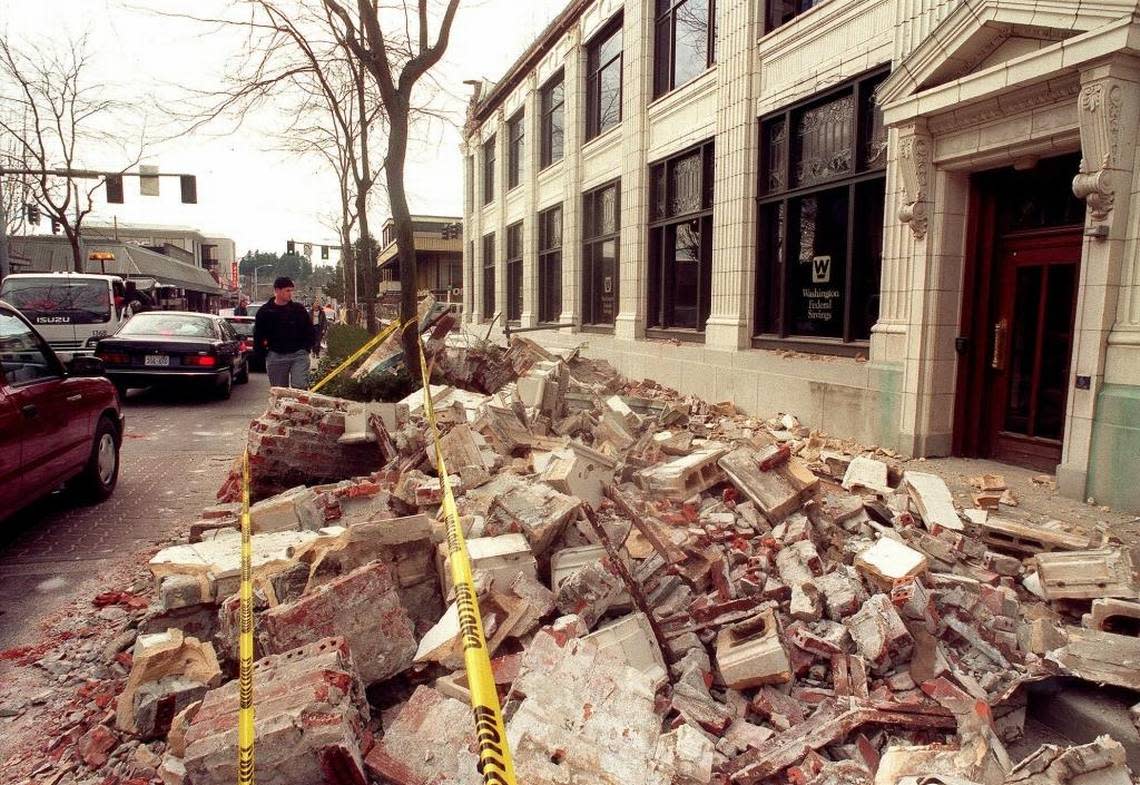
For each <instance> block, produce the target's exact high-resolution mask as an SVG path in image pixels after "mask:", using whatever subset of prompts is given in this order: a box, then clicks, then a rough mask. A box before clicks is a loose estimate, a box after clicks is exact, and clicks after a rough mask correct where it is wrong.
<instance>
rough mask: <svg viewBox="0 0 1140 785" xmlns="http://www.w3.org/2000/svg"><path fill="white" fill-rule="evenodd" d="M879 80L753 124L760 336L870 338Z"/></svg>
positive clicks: (882, 138)
mask: <svg viewBox="0 0 1140 785" xmlns="http://www.w3.org/2000/svg"><path fill="white" fill-rule="evenodd" d="M883 78H885V74H884V73H877V74H874V75H872V76H870V77H866V78H863V79H860V80H855V81H853V82H851V83H850V84H847V85H845V86H842V87H840V88H838V89H836V90H834V91H832V92H831V93H830V94H828V95H827V96H826V97H824V98H822V99H813V100H812V101H810V102H808V103H805V104H802V105H800V106H795V107H791V108H790V109H788V110H786V111H784V112H782V113H781V114H779V115H776V116H774V117H771V118H766V119H764V120H763V121H762V122H761V123H760V191H761V194H762V195H761V196H760V204H759V211H758V215H759V221H760V225H759V232H758V238H757V254H758V256H759V258H758V261H757V276H756V329H757V332H758V333H760V334H761V335H767V336H772V337H779V338H783V337H789V336H803V337H810V338H823V339H829V340H836V341H842V342H850V341H865V340H868V339H869V338H870V335H871V327H872V326H873V325H874V324H875V321H876V320H877V319H878V316H879V290H880V280H879V278H880V271H881V270H882V248H883V218H884V208H883V205H884V200H885V198H886V178H885V174H884V166H885V162H886V148H885V145H886V135H885V132H884V131H883V125H882V116H881V113H880V112H879V110H878V107H877V106H876V105H875V102H874V99H873V91H874V88H875V87H876V86H877V85H878V84H880V83H881V82H882V80H883ZM789 129H790V131H791V133H789V132H788V131H789Z"/></svg>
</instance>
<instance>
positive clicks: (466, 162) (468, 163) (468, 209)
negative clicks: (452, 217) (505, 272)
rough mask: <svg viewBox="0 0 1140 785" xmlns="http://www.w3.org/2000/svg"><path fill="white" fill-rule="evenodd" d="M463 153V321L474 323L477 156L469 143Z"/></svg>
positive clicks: (462, 150)
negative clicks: (475, 177) (473, 242)
mask: <svg viewBox="0 0 1140 785" xmlns="http://www.w3.org/2000/svg"><path fill="white" fill-rule="evenodd" d="M459 149H460V153H461V154H462V155H463V249H462V250H463V323H464V324H473V323H474V316H475V277H476V275H475V254H474V253H473V248H474V246H473V245H472V244H471V241H472V238H473V237H474V228H475V204H474V199H473V196H474V194H475V180H474V175H475V169H474V167H475V158H474V154H473V152H472V150H471V147H470V145H469V143H468V140H466V139H465V140H464V141H463V144H461V145H460V148H459Z"/></svg>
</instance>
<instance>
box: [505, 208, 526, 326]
mask: <svg viewBox="0 0 1140 785" xmlns="http://www.w3.org/2000/svg"><path fill="white" fill-rule="evenodd" d="M522 249H523V225H522V221H519V222H518V223H515V224H511V225H510V226H508V227H507V321H511V322H517V321H518V320H519V319H520V318H521V317H522V296H523V290H522V272H523V267H522V265H523V261H522V256H523V250H522Z"/></svg>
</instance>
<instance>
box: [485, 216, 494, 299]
mask: <svg viewBox="0 0 1140 785" xmlns="http://www.w3.org/2000/svg"><path fill="white" fill-rule="evenodd" d="M494 315H495V233H494V232H491V233H490V234H485V235H483V318H484V319H490V318H491V317H492V316H494Z"/></svg>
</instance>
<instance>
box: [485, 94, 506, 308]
mask: <svg viewBox="0 0 1140 785" xmlns="http://www.w3.org/2000/svg"><path fill="white" fill-rule="evenodd" d="M495 125H496V126H497V128H496V129H495V201H494V205H495V223H494V227H493V228H494V230H495V313H497V314H499V320H498V321H497V322H495V326H496V327H497V328H500V329H501V328H502V327H503V326H504V325H505V324H506V323H507V226H506V220H507V168H508V167H507V148H508V147H509V146H510V142H509V141H508V139H507V137H508V136H509V133H508V131H507V116H506V109H505V108H504V107H503V106H502V105H500V106H499V109H498V111H496V112H495ZM494 315H495V314H489V316H491V317H494Z"/></svg>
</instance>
